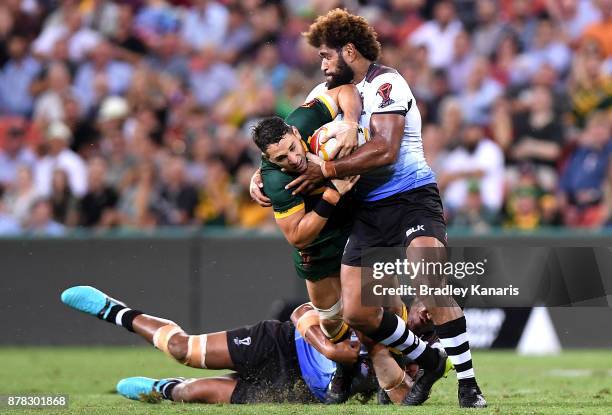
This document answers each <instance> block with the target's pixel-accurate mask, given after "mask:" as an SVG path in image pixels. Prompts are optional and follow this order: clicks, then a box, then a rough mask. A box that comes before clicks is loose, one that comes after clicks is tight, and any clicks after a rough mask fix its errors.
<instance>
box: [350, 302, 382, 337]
mask: <svg viewBox="0 0 612 415" xmlns="http://www.w3.org/2000/svg"><path fill="white" fill-rule="evenodd" d="M377 317H378V316H377V315H376V314H375V313H374V315H373V313H371V312H364V309H363V307H355V306H354V307H346V308H345V310H344V321H345V322H346V323H347V324H348V325H349V326H351V327H352V328H354V329H356V330H360V331H365V332H369V331H372V330H375V329H376V328H377V320H378V318H377Z"/></svg>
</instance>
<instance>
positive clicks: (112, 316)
mask: <svg viewBox="0 0 612 415" xmlns="http://www.w3.org/2000/svg"><path fill="white" fill-rule="evenodd" d="M141 314H143V312H142V311H138V310H132V309H131V308H128V307H126V306H124V305H121V304H115V305H113V306H112V307H111V308H110V310H108V311H107V312H105V313H104V314H103V315H100V316H98V317H99V318H100V319H102V320H106V321H108V322H109V323H113V324H116V325H118V326H122V327H125V328H126V329H127V330H128V331H131V332H134V328H133V327H132V323H133V322H134V319H135V318H136V316H139V315H141Z"/></svg>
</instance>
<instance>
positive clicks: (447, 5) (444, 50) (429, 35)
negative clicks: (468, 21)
mask: <svg viewBox="0 0 612 415" xmlns="http://www.w3.org/2000/svg"><path fill="white" fill-rule="evenodd" d="M461 28H462V25H461V22H460V21H459V20H457V19H456V17H455V6H454V5H453V3H452V2H450V1H440V2H436V5H435V6H434V20H431V21H428V22H425V23H423V25H421V26H420V27H419V28H418V29H417V30H416V31H414V33H412V35H411V36H410V43H411V44H412V45H414V46H425V48H426V49H427V53H428V56H429V63H430V65H431V66H432V67H433V68H446V67H447V66H448V65H449V64H450V63H451V60H452V57H453V44H454V41H455V38H456V37H457V34H458V33H459V32H460V31H461Z"/></svg>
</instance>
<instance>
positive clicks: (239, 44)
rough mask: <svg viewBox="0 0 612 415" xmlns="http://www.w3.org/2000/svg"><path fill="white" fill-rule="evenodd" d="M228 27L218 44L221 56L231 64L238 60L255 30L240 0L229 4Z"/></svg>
mask: <svg viewBox="0 0 612 415" xmlns="http://www.w3.org/2000/svg"><path fill="white" fill-rule="evenodd" d="M228 10H229V15H228V19H227V29H226V32H225V37H224V38H223V41H222V42H220V44H219V45H217V52H218V56H219V58H220V59H221V60H222V61H224V62H226V63H229V64H232V63H234V62H236V60H237V59H238V57H239V52H240V51H241V50H242V49H243V48H245V47H246V45H247V44H248V43H249V42H250V40H251V38H252V36H253V31H252V29H251V27H250V26H249V24H248V22H247V17H246V14H245V12H244V9H243V8H242V6H241V5H240V2H236V3H231V4H230V5H229V6H228Z"/></svg>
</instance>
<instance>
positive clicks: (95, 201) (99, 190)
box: [79, 157, 119, 228]
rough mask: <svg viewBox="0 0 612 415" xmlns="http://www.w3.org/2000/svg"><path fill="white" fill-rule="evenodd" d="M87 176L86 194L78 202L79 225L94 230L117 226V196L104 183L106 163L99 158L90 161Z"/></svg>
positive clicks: (115, 192)
mask: <svg viewBox="0 0 612 415" xmlns="http://www.w3.org/2000/svg"><path fill="white" fill-rule="evenodd" d="M87 176H88V182H87V193H85V195H84V196H83V198H82V199H81V200H80V202H79V224H80V225H81V226H85V227H96V228H110V227H112V226H115V225H117V224H118V223H119V217H118V213H117V209H116V208H117V203H118V201H119V195H118V194H117V191H116V190H115V189H114V188H113V187H111V186H109V185H108V184H107V183H106V177H107V165H106V161H104V159H103V158H100V157H96V158H93V159H91V160H90V161H89V163H88V166H87Z"/></svg>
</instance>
